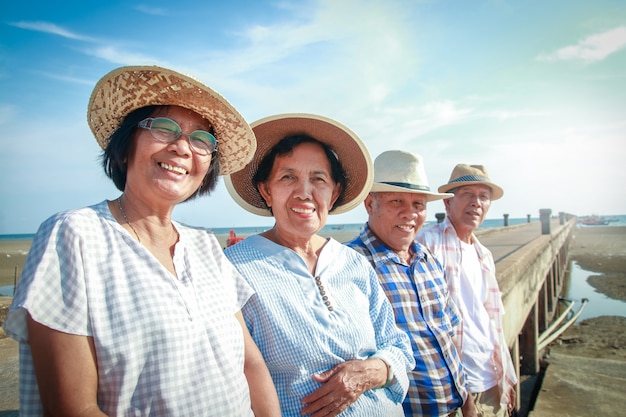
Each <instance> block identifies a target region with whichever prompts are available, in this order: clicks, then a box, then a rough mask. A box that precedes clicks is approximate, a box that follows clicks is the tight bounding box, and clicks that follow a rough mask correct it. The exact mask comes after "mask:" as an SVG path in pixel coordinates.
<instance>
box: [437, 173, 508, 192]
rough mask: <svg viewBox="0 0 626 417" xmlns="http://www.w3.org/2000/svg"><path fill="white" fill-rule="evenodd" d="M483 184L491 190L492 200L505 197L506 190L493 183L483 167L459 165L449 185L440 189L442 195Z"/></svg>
mask: <svg viewBox="0 0 626 417" xmlns="http://www.w3.org/2000/svg"><path fill="white" fill-rule="evenodd" d="M473 184H483V185H486V186H488V187H490V188H491V200H497V199H499V198H501V197H502V196H503V195H504V190H502V188H500V187H499V186H497V185H496V184H494V183H493V182H491V180H490V179H489V174H487V169H485V167H484V166H482V165H467V164H458V165H457V166H455V167H454V169H453V170H452V174H450V180H449V181H448V183H447V184H444V185H442V186H441V187H439V192H440V193H445V192H446V191H449V190H453V189H455V188H457V187H461V186H463V185H473Z"/></svg>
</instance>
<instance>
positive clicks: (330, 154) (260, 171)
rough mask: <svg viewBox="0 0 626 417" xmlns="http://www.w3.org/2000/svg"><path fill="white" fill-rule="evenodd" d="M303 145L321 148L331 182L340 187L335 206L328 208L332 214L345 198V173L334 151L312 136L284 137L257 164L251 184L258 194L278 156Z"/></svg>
mask: <svg viewBox="0 0 626 417" xmlns="http://www.w3.org/2000/svg"><path fill="white" fill-rule="evenodd" d="M303 143H313V144H316V145H319V146H321V147H322V149H323V150H324V154H325V155H326V158H327V159H328V163H329V165H330V175H331V177H332V179H333V181H334V182H335V183H336V184H339V185H340V188H341V191H340V192H339V197H338V198H337V201H335V204H333V206H332V207H331V208H330V211H331V212H332V211H333V210H334V209H335V208H336V207H338V206H340V205H341V204H342V203H343V200H344V198H345V194H346V183H347V178H346V171H345V170H344V169H343V165H341V162H339V157H338V156H337V154H336V153H335V151H333V149H332V148H331V147H330V146H329V145H327V144H325V143H324V142H321V141H319V140H317V139H315V138H314V137H312V136H309V135H306V134H298V135H290V136H285V137H284V138H283V139H281V140H280V141H279V142H278V143H277V144H276V145H274V147H273V148H272V149H271V150H270V151H269V152H268V153H267V154H266V155H265V156H264V157H263V159H262V160H261V163H259V167H258V168H257V170H256V173H255V174H254V176H253V177H252V183H253V184H254V186H255V189H256V190H257V192H258V190H259V184H262V183H264V182H266V181H267V180H268V179H269V176H270V173H271V172H272V168H273V167H274V162H275V161H276V158H277V157H278V156H282V155H287V154H289V153H291V152H293V149H294V148H295V147H296V146H298V145H301V144H303ZM259 194H260V193H259ZM261 200H262V201H263V202H265V200H264V199H263V198H261ZM266 208H267V209H269V210H270V211H271V208H270V207H267V205H266Z"/></svg>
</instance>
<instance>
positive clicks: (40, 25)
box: [10, 21, 95, 42]
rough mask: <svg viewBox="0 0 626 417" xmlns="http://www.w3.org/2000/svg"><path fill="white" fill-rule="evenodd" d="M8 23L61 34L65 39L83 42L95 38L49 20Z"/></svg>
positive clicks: (23, 27) (21, 27)
mask: <svg viewBox="0 0 626 417" xmlns="http://www.w3.org/2000/svg"><path fill="white" fill-rule="evenodd" d="M10 25H11V26H15V27H18V28H20V29H26V30H33V31H35V32H43V33H49V34H52V35H57V36H61V37H63V38H67V39H74V40H79V41H85V42H94V41H95V39H93V38H91V37H89V36H84V35H80V34H78V33H74V32H72V31H69V30H67V29H65V28H62V27H61V26H58V25H55V24H54V23H50V22H27V21H22V22H13V23H10Z"/></svg>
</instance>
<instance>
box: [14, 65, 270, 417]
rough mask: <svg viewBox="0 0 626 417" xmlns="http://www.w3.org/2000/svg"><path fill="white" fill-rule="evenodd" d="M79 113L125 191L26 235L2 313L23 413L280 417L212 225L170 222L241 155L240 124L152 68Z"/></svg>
mask: <svg viewBox="0 0 626 417" xmlns="http://www.w3.org/2000/svg"><path fill="white" fill-rule="evenodd" d="M88 122H89V126H90V127H91V130H92V132H93V134H94V136H95V138H96V140H97V141H98V143H99V144H100V146H101V147H102V149H103V153H102V164H103V168H104V171H105V173H106V174H107V176H109V177H110V178H111V179H112V180H113V183H114V184H115V186H116V187H117V188H118V189H119V190H120V191H121V192H122V194H121V195H120V196H119V197H118V198H116V199H114V200H104V201H102V202H100V203H98V204H95V205H92V206H90V207H85V208H81V209H75V210H70V211H67V212H63V213H58V214H56V215H54V216H52V217H50V218H49V219H48V220H46V221H45V222H44V223H43V224H42V225H41V227H40V228H39V231H38V232H37V234H36V235H35V237H34V239H33V242H32V245H31V251H30V254H29V256H28V258H27V261H26V265H24V269H23V271H22V275H21V278H20V282H19V285H18V287H17V290H16V293H15V296H14V298H13V303H12V305H11V307H10V311H9V313H8V315H7V318H6V321H5V322H4V328H5V330H6V332H7V334H9V335H10V336H11V337H13V338H15V339H16V340H18V341H19V342H20V415H21V416H35V415H39V416H41V415H78V414H79V413H82V414H83V415H86V414H89V415H110V416H121V415H160V416H165V415H170V416H172V415H203V416H209V415H210V416H246V417H252V416H280V406H279V403H278V397H277V394H276V390H275V388H274V385H273V383H272V380H271V376H270V374H269V371H268V369H267V367H266V365H265V362H264V361H263V357H262V355H261V353H260V351H259V349H258V348H257V346H256V345H255V343H254V341H253V340H252V337H251V336H250V333H249V332H248V330H247V328H246V326H245V324H244V320H243V316H242V314H241V308H242V307H243V305H244V304H245V303H246V302H247V300H248V299H249V298H250V297H251V296H252V294H253V290H252V288H251V287H250V286H249V285H248V284H247V283H246V282H245V280H244V279H243V277H242V276H241V275H240V274H239V273H238V272H237V271H236V269H235V268H234V266H233V265H232V264H231V263H230V262H229V261H228V260H227V259H226V258H225V256H224V253H223V250H222V248H221V246H220V244H219V242H218V241H217V239H216V238H215V236H214V235H213V234H212V233H211V232H210V231H209V230H207V229H204V228H200V227H191V226H187V225H183V224H181V223H178V222H176V221H174V220H173V219H172V212H173V210H174V208H175V207H176V206H177V205H178V204H179V203H182V202H184V201H187V200H189V199H192V198H196V197H198V196H200V195H206V194H209V193H210V192H211V191H212V190H213V189H214V188H215V185H216V183H217V179H218V176H219V175H224V174H229V173H232V172H236V171H238V170H240V169H242V168H243V167H244V166H245V165H246V164H247V163H248V162H249V161H250V159H251V158H252V156H253V154H254V151H255V149H256V140H255V137H254V134H253V132H252V130H251V128H250V126H249V125H248V123H247V122H246V121H245V119H244V118H243V116H241V115H240V114H239V112H237V110H236V109H234V108H233V107H232V106H231V105H230V104H229V103H228V102H227V101H226V100H225V99H224V98H222V97H221V96H220V95H219V94H217V93H216V92H215V91H213V90H212V89H210V88H209V87H207V86H205V85H204V84H202V83H200V82H198V81H196V80H194V79H192V78H190V77H187V76H185V75H182V74H179V73H177V72H174V71H171V70H168V69H164V68H158V67H123V68H119V69H117V70H114V71H112V72H111V73H109V74H107V75H106V76H104V77H103V78H102V79H101V80H100V81H99V82H98V84H97V85H96V86H95V88H94V91H93V93H92V95H91V99H90V101H89V110H88ZM187 132H189V133H187ZM217 138H219V140H220V148H219V150H218V148H217Z"/></svg>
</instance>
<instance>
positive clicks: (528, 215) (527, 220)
mask: <svg viewBox="0 0 626 417" xmlns="http://www.w3.org/2000/svg"><path fill="white" fill-rule="evenodd" d="M526 223H530V214H527V215H526Z"/></svg>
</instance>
